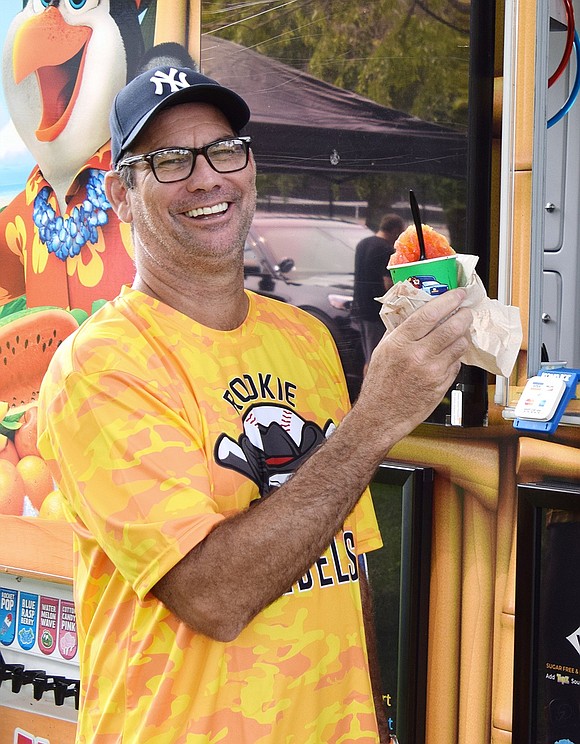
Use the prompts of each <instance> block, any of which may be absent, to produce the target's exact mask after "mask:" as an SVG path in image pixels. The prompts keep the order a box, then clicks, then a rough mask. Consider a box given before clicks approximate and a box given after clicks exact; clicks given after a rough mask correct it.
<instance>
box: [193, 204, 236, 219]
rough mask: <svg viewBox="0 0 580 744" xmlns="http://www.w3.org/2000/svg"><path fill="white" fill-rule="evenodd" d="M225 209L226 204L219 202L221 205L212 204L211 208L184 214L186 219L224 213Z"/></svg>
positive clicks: (201, 208) (202, 208)
mask: <svg viewBox="0 0 580 744" xmlns="http://www.w3.org/2000/svg"><path fill="white" fill-rule="evenodd" d="M227 208H228V204H227V202H221V204H214V206H213V207H200V208H199V209H190V210H189V211H188V212H186V213H185V214H186V215H187V216H188V217H203V216H205V215H206V214H220V213H221V212H225V211H226V209H227Z"/></svg>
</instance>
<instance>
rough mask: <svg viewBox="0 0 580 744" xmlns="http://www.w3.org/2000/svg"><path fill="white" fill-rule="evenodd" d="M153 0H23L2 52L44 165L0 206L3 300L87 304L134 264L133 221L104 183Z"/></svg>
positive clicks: (10, 89) (14, 108) (21, 118)
mask: <svg viewBox="0 0 580 744" xmlns="http://www.w3.org/2000/svg"><path fill="white" fill-rule="evenodd" d="M147 2H148V0H144V1H142V0H28V2H27V3H26V5H25V7H24V8H23V10H22V11H21V12H19V13H18V14H17V15H16V16H15V17H14V19H13V20H12V23H11V24H10V27H9V29H8V32H7V34H6V38H5V40H4V48H3V55H2V80H3V85H4V92H5V96H6V102H7V105H8V109H9V112H10V116H11V118H12V121H13V123H14V126H15V128H16V131H17V132H18V134H19V135H20V137H21V139H22V140H23V141H24V143H25V145H26V147H27V148H28V149H29V151H30V152H31V154H32V155H33V156H34V158H35V160H36V163H37V166H36V167H35V168H34V169H33V171H32V172H31V174H30V175H29V177H28V180H27V183H26V186H25V189H24V191H23V192H22V193H20V194H18V195H17V196H16V197H15V198H14V199H13V200H12V202H10V203H9V204H8V205H7V206H6V208H5V209H4V210H3V211H2V212H1V214H0V306H2V305H6V304H7V303H9V302H11V301H12V300H14V299H15V298H18V297H20V296H23V295H26V304H27V306H28V307H38V306H42V305H53V306H58V307H61V308H81V309H83V310H84V311H86V312H87V313H90V312H91V310H92V304H93V302H94V301H97V300H102V299H111V298H112V297H114V296H115V295H116V294H117V293H118V291H119V288H120V286H121V284H123V283H125V282H128V281H131V280H132V278H133V274H134V266H133V262H132V248H131V243H130V236H129V232H128V230H125V227H126V226H124V225H121V224H120V223H119V221H118V220H117V219H116V217H115V215H114V213H113V211H112V209H111V205H110V204H109V203H108V201H107V198H106V196H105V193H104V188H103V178H104V174H105V172H106V171H107V170H109V167H110V162H111V160H110V145H109V137H110V134H109V122H108V113H109V111H110V108H111V104H112V101H113V98H114V96H115V94H116V93H117V92H118V91H119V90H120V89H121V88H122V87H123V86H124V85H125V83H126V82H127V80H129V79H131V77H133V76H134V74H135V72H136V70H137V66H138V64H139V61H140V58H141V57H142V54H143V50H144V42H143V37H142V33H141V27H140V25H139V17H138V13H139V11H140V10H141V11H143V8H144V7H145V6H146V5H147Z"/></svg>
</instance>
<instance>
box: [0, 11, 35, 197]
mask: <svg viewBox="0 0 580 744" xmlns="http://www.w3.org/2000/svg"><path fill="white" fill-rule="evenodd" d="M21 10H22V0H2V12H1V13H0V40H1V42H2V48H4V39H5V38H6V32H7V30H8V27H9V25H10V23H11V22H12V19H13V18H14V16H15V15H16V14H17V13H19V12H20V11H21ZM33 165H34V159H33V157H32V155H31V154H30V153H29V152H28V150H27V149H26V146H25V145H24V143H23V142H22V140H21V139H20V137H19V136H18V133H17V132H16V130H15V129H14V126H13V124H12V121H11V119H10V114H9V113H8V109H7V107H6V101H5V98H4V87H3V86H2V89H1V90H0V206H1V205H2V204H5V203H6V202H7V201H8V199H9V198H11V197H12V196H14V195H15V194H17V193H18V192H19V191H20V190H21V189H22V188H23V187H24V184H25V182H26V178H27V176H28V174H29V173H30V171H31V169H32V166H33Z"/></svg>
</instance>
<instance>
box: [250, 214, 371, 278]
mask: <svg viewBox="0 0 580 744" xmlns="http://www.w3.org/2000/svg"><path fill="white" fill-rule="evenodd" d="M257 231H258V233H259V235H260V237H261V238H262V239H265V241H266V244H267V245H268V248H269V250H270V251H271V254H272V258H273V260H274V262H275V263H277V264H279V263H280V262H281V261H282V259H284V258H291V259H293V260H294V266H295V268H294V269H293V270H292V272H291V276H292V278H293V279H299V278H301V277H302V278H304V277H307V276H313V275H320V274H353V273H354V252H355V248H356V245H357V243H358V242H359V241H360V240H362V238H364V237H366V236H367V235H370V234H371V232H370V231H369V230H367V229H366V228H364V227H362V226H361V225H356V224H349V223H348V222H345V223H339V224H336V225H332V224H327V223H323V224H320V225H312V224H309V225H302V224H300V223H297V224H288V225H280V224H279V223H278V224H272V225H269V224H267V223H265V222H262V223H260V224H259V226H257Z"/></svg>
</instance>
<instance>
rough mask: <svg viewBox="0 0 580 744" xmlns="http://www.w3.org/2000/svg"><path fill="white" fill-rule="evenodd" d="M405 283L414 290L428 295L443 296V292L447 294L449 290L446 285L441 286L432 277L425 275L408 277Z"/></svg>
mask: <svg viewBox="0 0 580 744" xmlns="http://www.w3.org/2000/svg"><path fill="white" fill-rule="evenodd" d="M407 281H408V282H410V283H411V284H412V285H413V286H414V287H415V288H416V289H422V290H423V291H424V292H427V294H430V295H440V294H443V292H447V290H448V289H449V285H448V284H441V282H439V281H437V279H435V277H434V276H430V275H429V276H428V275H427V274H420V275H415V276H410V277H409V278H408V279H407Z"/></svg>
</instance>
